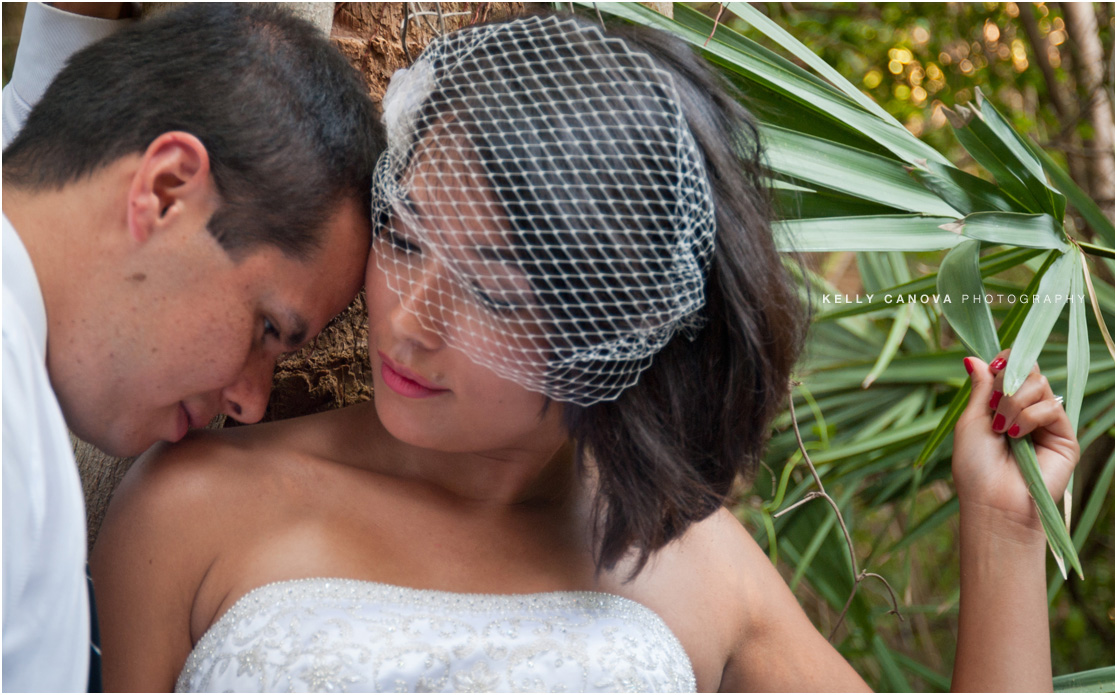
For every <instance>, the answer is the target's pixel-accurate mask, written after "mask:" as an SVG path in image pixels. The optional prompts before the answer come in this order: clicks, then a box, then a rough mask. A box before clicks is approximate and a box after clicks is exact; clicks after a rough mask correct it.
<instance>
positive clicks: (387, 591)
mask: <svg viewBox="0 0 1117 695" xmlns="http://www.w3.org/2000/svg"><path fill="white" fill-rule="evenodd" d="M331 583H337V584H338V585H339V586H340V587H350V588H351V589H355V590H357V589H362V588H363V589H364V592H363V593H365V594H367V595H376V596H378V597H384V598H390V597H392V596H393V595H394V596H396V597H404V596H409V597H416V598H418V597H423V598H426V599H427V600H428V601H429V602H431V603H441V604H443V605H447V606H455V607H459V608H463V609H473V610H491V609H492V608H494V607H497V606H498V605H500V604H502V603H503V604H507V603H508V602H509V601H521V602H525V603H527V604H535V605H550V606H553V605H569V606H579V605H580V606H584V607H596V608H604V607H606V606H608V605H610V604H612V605H616V606H626V607H630V608H632V609H633V610H634V611H635V612H637V613H639V614H643V615H644V616H645V617H648V618H652V619H653V620H654V622H657V623H659V624H661V625H662V626H663V627H664V628H666V629H667V630H668V631H669V632H671V633H672V635H673V634H674V632H673V631H672V630H671V628H670V626H668V625H667V622H666V621H664V620H663V618H662V617H661V616H660V615H659V613H656V612H655V611H654V610H652V609H651V608H649V607H647V606H645V605H644V604H642V603H640V602H639V601H635V600H633V599H630V598H626V597H624V596H621V595H620V594H613V593H609V592H604V591H587V590H568V591H564V590H558V591H541V592H533V593H509V594H485V593H468V592H456V591H443V590H441V589H419V588H415V587H410V586H401V585H399V584H388V583H385V582H377V581H372V580H368V579H351V578H347V577H303V578H300V579H280V580H277V581H273V582H268V583H266V584H261V585H260V586H257V587H255V588H253V589H251V590H249V591H247V592H245V593H244V594H243V595H242V596H241V597H240V598H238V599H237V600H236V601H234V602H233V605H231V606H229V608H228V610H226V611H225V612H224V613H222V614H221V616H220V617H219V618H217V620H214V621H213V623H211V624H210V626H209V627H208V628H207V629H206V631H205V632H204V633H202V636H201V637H200V638H198V641H197V642H196V643H195V644H194V649H195V650H196V649H197V648H198V646H199V645H201V644H202V643H203V642H205V641H206V638H207V637H209V636H210V635H211V633H215V632H217V631H218V628H219V627H223V626H224V623H226V622H231V621H233V620H236V618H238V617H240V615H241V614H242V613H244V612H245V611H247V610H248V606H249V604H250V603H252V602H253V600H254V599H256V598H258V597H260V596H261V595H264V594H268V593H271V592H274V591H276V590H282V589H284V588H286V589H287V592H288V593H293V592H296V591H298V590H301V592H303V593H305V591H306V590H307V589H310V588H314V587H315V586H316V585H317V586H319V587H320V588H330V584H331ZM676 639H677V638H676Z"/></svg>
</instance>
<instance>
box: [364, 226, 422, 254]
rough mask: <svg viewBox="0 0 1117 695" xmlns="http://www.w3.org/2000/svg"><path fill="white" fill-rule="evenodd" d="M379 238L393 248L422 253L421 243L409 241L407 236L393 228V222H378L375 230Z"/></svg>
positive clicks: (406, 252)
mask: <svg viewBox="0 0 1117 695" xmlns="http://www.w3.org/2000/svg"><path fill="white" fill-rule="evenodd" d="M373 233H374V234H375V235H376V238H377V239H380V240H382V241H383V242H385V243H387V244H388V246H390V247H391V248H392V249H394V250H396V251H399V252H400V253H405V254H416V253H421V251H422V249H420V248H419V245H418V244H416V243H414V242H412V241H409V240H408V239H407V238H406V237H404V236H403V235H401V234H399V233H398V232H396V231H395V230H394V229H392V226H391V223H390V222H389V223H388V224H377V225H376V229H375V231H374V232H373Z"/></svg>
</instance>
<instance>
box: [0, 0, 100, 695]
mask: <svg viewBox="0 0 1117 695" xmlns="http://www.w3.org/2000/svg"><path fill="white" fill-rule="evenodd" d="M118 26H119V24H118V23H116V22H109V21H106V20H100V19H91V18H87V17H78V16H76V15H71V14H68V13H65V12H61V11H59V10H55V9H53V8H49V7H47V6H45V5H40V4H28V6H27V13H26V15H25V18H24V24H23V35H22V38H21V42H20V47H19V54H18V55H17V56H16V61H15V67H14V69H13V72H12V80H11V82H9V83H8V86H7V87H5V88H4V92H3V142H4V147H7V145H8V143H9V142H10V141H11V140H12V139H13V138H14V137H15V135H16V134H17V133H18V132H19V129H20V128H21V127H22V126H23V123H24V121H25V120H26V118H27V114H28V113H29V112H30V111H31V107H32V106H34V104H35V103H37V102H38V101H39V99H40V98H41V97H42V95H43V92H44V91H45V90H46V87H47V85H48V84H49V83H50V81H51V80H53V79H54V76H55V75H56V74H57V73H58V72H59V71H60V70H61V69H62V67H63V66H64V65H65V63H66V61H67V60H68V59H69V57H70V56H71V55H72V54H73V53H74V52H76V51H78V50H81V49H82V48H84V47H85V46H87V45H89V44H91V43H93V42H95V41H97V40H99V39H101V38H103V37H104V36H107V35H108V34H110V33H112V32H113V31H115V30H116V28H117V27H118ZM3 287H4V298H3V302H4V303H3V312H4V313H3V342H4V357H3V381H2V384H3V405H4V409H3V421H4V428H3V437H4V439H3V455H4V458H3V478H2V485H3V518H4V526H3V542H4V545H3V558H4V561H3V584H4V586H3V591H4V594H3V601H4V603H3V652H4V661H3V681H2V686H3V689H4V690H5V691H7V692H13V691H22V692H36V691H39V692H41V691H63V692H82V691H84V690H85V687H86V684H87V679H88V676H89V595H88V590H87V588H86V580H85V560H86V551H85V547H86V528H85V503H84V497H83V494H82V488H81V480H80V479H79V477H78V469H77V463H76V462H75V461H74V454H73V449H72V445H71V443H70V437H69V432H68V430H67V429H66V422H65V420H64V418H63V417H62V410H61V408H60V407H59V405H58V399H57V398H56V397H55V395H54V390H53V389H52V388H51V384H50V378H49V375H48V374H47V368H46V349H47V315H46V307H45V305H44V303H43V295H42V291H41V290H40V287H39V281H38V277H37V276H36V274H35V268H34V266H33V265H32V263H31V258H30V256H29V255H28V254H27V250H26V248H25V247H24V245H23V243H22V242H21V240H20V238H19V235H18V234H17V233H16V230H15V229H14V228H13V227H12V226H11V224H10V223H9V221H8V218H7V217H4V218H3Z"/></svg>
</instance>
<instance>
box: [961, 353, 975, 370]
mask: <svg viewBox="0 0 1117 695" xmlns="http://www.w3.org/2000/svg"><path fill="white" fill-rule="evenodd" d="M962 364H964V365H966V374H973V365H972V364H970V358H969V357H967V358H966V359H964V360H962Z"/></svg>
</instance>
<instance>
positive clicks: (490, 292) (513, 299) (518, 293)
mask: <svg viewBox="0 0 1117 695" xmlns="http://www.w3.org/2000/svg"><path fill="white" fill-rule="evenodd" d="M471 289H472V291H473V296H474V297H476V298H477V300H478V301H479V302H480V303H481V305H482V306H483V307H485V308H486V309H488V310H489V311H492V312H494V313H497V314H516V313H519V312H521V311H525V310H527V309H530V308H531V306H532V305H533V304H534V301H535V300H534V298H533V295H532V293H531V292H529V291H525V290H521V289H489V288H486V287H484V286H483V285H481V284H480V283H478V282H473V283H472V287H471Z"/></svg>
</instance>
